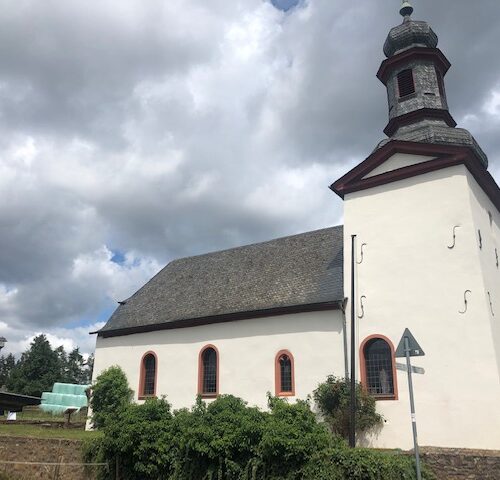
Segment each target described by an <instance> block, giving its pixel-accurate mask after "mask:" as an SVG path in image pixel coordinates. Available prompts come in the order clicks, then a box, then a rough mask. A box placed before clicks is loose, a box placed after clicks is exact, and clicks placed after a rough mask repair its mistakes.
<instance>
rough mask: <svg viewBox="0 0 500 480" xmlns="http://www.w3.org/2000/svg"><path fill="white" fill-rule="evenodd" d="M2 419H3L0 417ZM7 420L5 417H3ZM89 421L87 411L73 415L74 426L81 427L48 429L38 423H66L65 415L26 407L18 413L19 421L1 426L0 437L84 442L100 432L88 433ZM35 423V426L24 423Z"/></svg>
mask: <svg viewBox="0 0 500 480" xmlns="http://www.w3.org/2000/svg"><path fill="white" fill-rule="evenodd" d="M0 418H2V417H0ZM3 418H5V417H3ZM86 419H87V411H86V409H85V410H84V411H81V412H76V413H74V414H73V415H71V423H72V424H80V425H81V427H73V428H63V427H58V426H55V427H54V426H53V427H48V426H45V427H44V426H43V425H40V424H39V423H38V422H47V423H49V422H50V423H51V424H54V423H61V424H63V423H65V422H66V417H65V415H64V414H60V415H52V414H51V413H48V412H44V411H43V410H41V409H39V408H38V407H25V408H24V409H23V411H22V412H18V413H17V421H13V422H12V423H10V422H9V423H4V424H0V436H15V437H36V438H64V439H73V440H83V439H87V438H95V437H98V436H99V435H100V432H86V431H85V430H84V427H83V425H84V424H85V421H86ZM29 421H33V422H35V423H34V424H29V423H24V422H29Z"/></svg>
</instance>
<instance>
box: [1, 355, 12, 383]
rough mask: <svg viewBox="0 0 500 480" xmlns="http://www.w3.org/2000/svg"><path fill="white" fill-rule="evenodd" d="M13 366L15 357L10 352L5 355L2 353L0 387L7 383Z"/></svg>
mask: <svg viewBox="0 0 500 480" xmlns="http://www.w3.org/2000/svg"><path fill="white" fill-rule="evenodd" d="M15 366H16V358H15V357H14V355H12V353H9V354H8V355H7V356H6V357H4V356H3V355H2V356H1V357H0V389H1V388H2V387H3V386H5V384H6V383H7V380H8V378H9V377H10V372H11V371H12V369H13V368H14V367H15Z"/></svg>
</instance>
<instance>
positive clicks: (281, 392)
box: [274, 350, 295, 397]
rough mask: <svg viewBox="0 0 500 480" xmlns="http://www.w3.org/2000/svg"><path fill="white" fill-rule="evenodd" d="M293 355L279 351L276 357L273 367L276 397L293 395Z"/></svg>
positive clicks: (285, 351)
mask: <svg viewBox="0 0 500 480" xmlns="http://www.w3.org/2000/svg"><path fill="white" fill-rule="evenodd" d="M294 370H295V369H294V362H293V355H292V354H291V353H290V352H289V351H288V350H281V351H280V352H278V354H277V355H276V359H275V366H274V372H275V373H274V378H275V389H276V396H277V397H286V396H294V395H295V371H294Z"/></svg>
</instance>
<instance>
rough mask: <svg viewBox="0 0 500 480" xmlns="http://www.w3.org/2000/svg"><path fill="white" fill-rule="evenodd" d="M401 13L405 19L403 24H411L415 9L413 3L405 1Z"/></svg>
mask: <svg viewBox="0 0 500 480" xmlns="http://www.w3.org/2000/svg"><path fill="white" fill-rule="evenodd" d="M399 13H400V14H401V16H402V17H403V22H409V21H410V17H411V14H412V13H413V7H412V6H411V3H410V2H408V1H406V0H403V4H402V5H401V8H400V9H399Z"/></svg>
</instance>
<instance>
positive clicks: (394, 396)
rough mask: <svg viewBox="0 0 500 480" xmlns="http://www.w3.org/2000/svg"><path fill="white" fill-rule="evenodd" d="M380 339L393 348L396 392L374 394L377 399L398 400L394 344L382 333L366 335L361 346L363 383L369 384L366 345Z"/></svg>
mask: <svg viewBox="0 0 500 480" xmlns="http://www.w3.org/2000/svg"><path fill="white" fill-rule="evenodd" d="M375 339H380V340H384V342H385V343H387V345H389V348H390V350H391V363H392V382H393V387H394V393H391V394H372V395H373V396H374V397H375V399H376V400H398V398H399V396H398V375H397V372H396V356H395V350H394V345H393V343H392V342H391V340H390V339H389V338H387V337H386V336H384V335H381V334H373V335H370V336H368V337H366V338H365V339H364V340H363V343H362V344H361V346H360V347H359V365H360V371H361V384H362V385H364V386H365V388H366V386H367V372H366V358H365V347H366V345H367V343H368V342H369V341H370V340H375Z"/></svg>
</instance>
